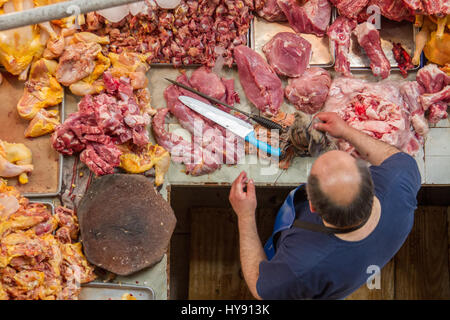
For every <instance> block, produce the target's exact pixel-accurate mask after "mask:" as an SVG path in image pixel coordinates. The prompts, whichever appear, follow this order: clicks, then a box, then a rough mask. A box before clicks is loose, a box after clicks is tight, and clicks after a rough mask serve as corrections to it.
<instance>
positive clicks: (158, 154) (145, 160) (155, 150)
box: [120, 143, 170, 186]
mask: <svg viewBox="0 0 450 320" xmlns="http://www.w3.org/2000/svg"><path fill="white" fill-rule="evenodd" d="M169 166H170V154H169V152H168V151H167V150H166V149H164V148H163V147H161V146H159V145H153V144H151V143H149V144H148V145H147V146H146V147H145V148H144V150H143V151H141V152H137V153H134V152H132V151H129V150H128V152H124V153H123V154H122V155H121V156H120V167H121V168H123V169H124V170H125V171H127V172H129V173H143V172H145V171H148V170H150V169H152V168H153V167H155V176H156V177H155V185H156V186H160V185H162V184H163V183H164V176H165V174H166V172H167V170H169Z"/></svg>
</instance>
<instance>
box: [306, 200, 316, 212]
mask: <svg viewBox="0 0 450 320" xmlns="http://www.w3.org/2000/svg"><path fill="white" fill-rule="evenodd" d="M308 202H309V210H311V212H316V208H314V206H313V205H312V203H311V201H308Z"/></svg>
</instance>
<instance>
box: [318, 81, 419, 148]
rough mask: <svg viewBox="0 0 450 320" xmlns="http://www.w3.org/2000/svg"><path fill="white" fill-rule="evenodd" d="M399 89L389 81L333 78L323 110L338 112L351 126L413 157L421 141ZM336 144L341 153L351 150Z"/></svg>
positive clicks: (347, 146) (345, 145)
mask: <svg viewBox="0 0 450 320" xmlns="http://www.w3.org/2000/svg"><path fill="white" fill-rule="evenodd" d="M398 87H399V84H398V83H396V82H391V81H382V82H367V81H363V80H360V79H354V78H346V77H342V78H336V79H334V80H333V82H332V84H331V87H330V92H329V96H328V99H327V101H326V103H325V106H324V109H323V110H324V111H331V112H337V113H338V114H339V115H340V116H341V117H342V118H343V119H345V120H346V122H347V123H348V124H349V125H350V126H352V127H354V128H356V129H359V130H362V131H363V132H365V133H366V134H368V135H370V136H372V137H374V138H376V139H380V140H382V141H384V142H387V143H390V144H392V145H394V146H396V147H397V148H399V149H400V150H402V151H404V152H407V153H409V154H411V155H415V154H416V153H417V152H418V151H419V148H420V145H421V144H423V139H421V138H420V137H419V136H418V134H417V133H416V132H415V131H414V130H412V128H411V116H410V113H409V111H408V110H407V109H406V106H405V102H404V100H403V98H402V95H401V93H400V90H399V88H398ZM338 145H339V148H340V149H341V150H345V151H348V152H353V151H354V148H352V147H351V146H350V145H349V144H348V143H346V142H345V141H338Z"/></svg>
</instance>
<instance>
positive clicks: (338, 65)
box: [327, 16, 356, 77]
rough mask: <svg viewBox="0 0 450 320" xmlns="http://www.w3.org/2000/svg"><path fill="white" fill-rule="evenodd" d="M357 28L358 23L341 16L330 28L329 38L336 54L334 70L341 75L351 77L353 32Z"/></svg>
mask: <svg viewBox="0 0 450 320" xmlns="http://www.w3.org/2000/svg"><path fill="white" fill-rule="evenodd" d="M355 27H356V22H355V21H354V20H350V19H348V18H346V17H343V16H339V17H338V18H337V19H336V20H335V21H334V22H333V24H332V25H331V26H330V27H329V28H328V31H327V35H328V38H329V39H330V40H331V41H333V44H334V52H335V57H336V58H335V63H334V69H335V70H336V72H339V73H340V74H342V75H344V76H347V77H350V76H351V75H352V73H351V71H350V61H349V51H350V38H351V36H352V31H353V29H355Z"/></svg>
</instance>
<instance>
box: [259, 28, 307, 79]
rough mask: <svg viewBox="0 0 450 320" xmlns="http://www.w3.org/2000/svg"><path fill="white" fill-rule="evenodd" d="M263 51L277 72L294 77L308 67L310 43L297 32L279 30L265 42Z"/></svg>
mask: <svg viewBox="0 0 450 320" xmlns="http://www.w3.org/2000/svg"><path fill="white" fill-rule="evenodd" d="M263 52H264V54H265V55H266V58H267V61H268V62H269V64H270V65H271V67H272V68H273V69H274V70H275V72H276V73H277V74H279V75H280V76H287V77H292V78H295V77H299V76H301V75H302V74H303V72H305V70H306V68H308V65H309V60H310V58H311V44H310V43H309V42H308V41H306V40H305V39H304V38H302V37H301V36H300V35H298V34H295V33H292V32H279V33H277V34H276V35H275V36H274V37H273V38H272V39H271V40H270V41H269V42H267V43H266V45H265V46H264V47H263Z"/></svg>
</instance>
